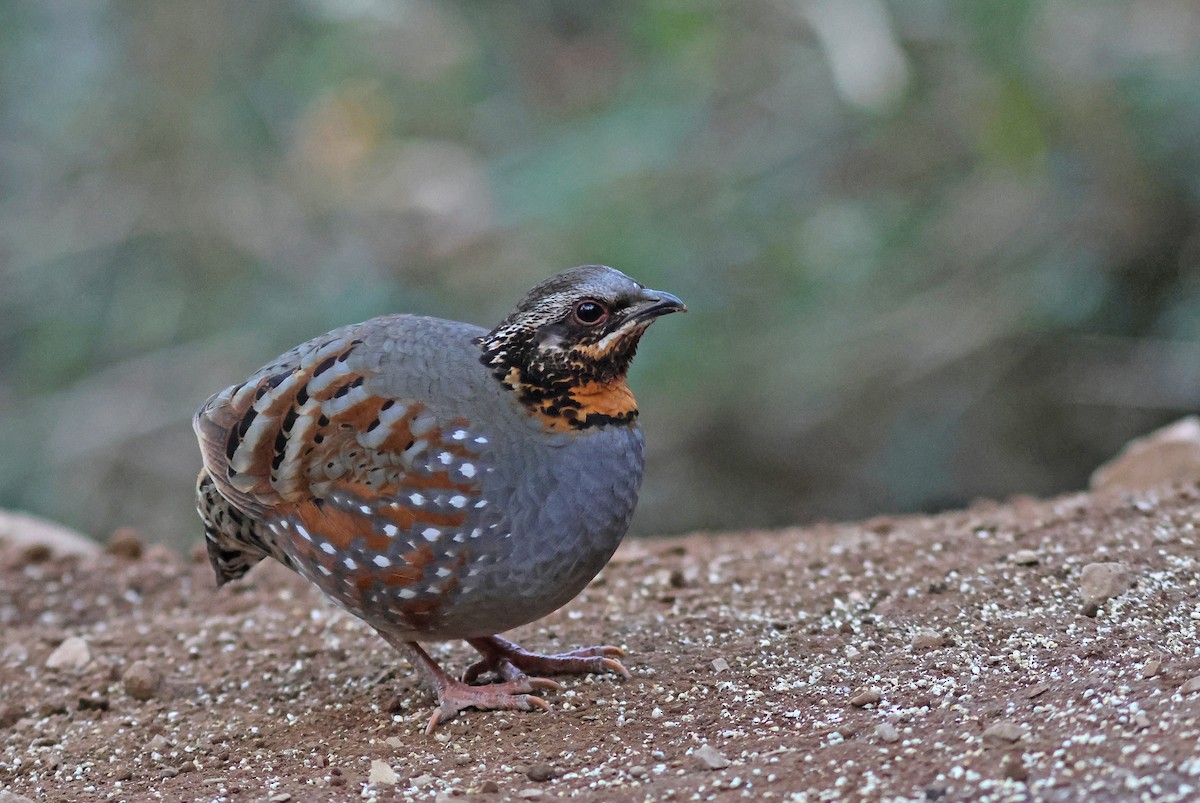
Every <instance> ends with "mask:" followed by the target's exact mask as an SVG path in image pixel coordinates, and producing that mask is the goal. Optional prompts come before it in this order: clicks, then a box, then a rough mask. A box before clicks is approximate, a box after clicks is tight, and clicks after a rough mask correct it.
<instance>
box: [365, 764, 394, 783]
mask: <svg viewBox="0 0 1200 803" xmlns="http://www.w3.org/2000/svg"><path fill="white" fill-rule="evenodd" d="M399 780H400V778H399V777H398V776H397V775H396V771H395V770H394V769H392V768H391V766H390V765H389V764H388V763H387V762H386V761H380V760H379V759H377V758H373V759H371V771H370V772H369V773H368V774H367V783H382V784H388V785H390V786H394V785H395V784H396V783H397V782H398V781H399Z"/></svg>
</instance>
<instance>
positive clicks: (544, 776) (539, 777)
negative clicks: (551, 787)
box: [525, 762, 558, 782]
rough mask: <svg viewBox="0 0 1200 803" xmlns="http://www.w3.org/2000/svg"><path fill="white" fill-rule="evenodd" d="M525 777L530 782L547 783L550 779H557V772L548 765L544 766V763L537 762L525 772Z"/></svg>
mask: <svg viewBox="0 0 1200 803" xmlns="http://www.w3.org/2000/svg"><path fill="white" fill-rule="evenodd" d="M525 775H526V776H528V778H529V780H531V781H538V782H541V781H548V780H550V779H551V778H556V777H558V771H557V770H555V769H554V767H551V766H550V765H549V764H546V763H544V762H539V763H537V764H534V765H533V766H531V767H530V768H529V769H528V770H526V771H525Z"/></svg>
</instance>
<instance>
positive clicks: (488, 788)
mask: <svg viewBox="0 0 1200 803" xmlns="http://www.w3.org/2000/svg"><path fill="white" fill-rule="evenodd" d="M479 791H480V792H481V793H482V794H485V795H494V794H496V793H497V792H499V791H500V785H499V784H497V783H496V782H495V781H484V782H483V783H481V784H480V785H479Z"/></svg>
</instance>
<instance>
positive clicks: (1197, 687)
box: [1179, 678, 1200, 694]
mask: <svg viewBox="0 0 1200 803" xmlns="http://www.w3.org/2000/svg"><path fill="white" fill-rule="evenodd" d="M1198 691H1200V678H1191V679H1190V680H1186V681H1184V683H1183V685H1182V686H1180V687H1179V693H1180V694H1195V693H1196V692H1198Z"/></svg>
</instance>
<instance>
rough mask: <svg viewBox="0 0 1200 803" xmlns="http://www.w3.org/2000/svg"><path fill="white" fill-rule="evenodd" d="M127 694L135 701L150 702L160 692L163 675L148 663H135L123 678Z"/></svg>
mask: <svg viewBox="0 0 1200 803" xmlns="http://www.w3.org/2000/svg"><path fill="white" fill-rule="evenodd" d="M121 682H122V683H124V684H125V693H126V694H128V695H129V696H130V697H132V698H133V699H135V700H143V701H144V700H149V699H150V698H151V697H153V696H154V695H155V693H156V692H157V691H158V687H159V684H161V683H162V675H161V674H160V673H159V671H158V670H157V669H156V668H155V667H154V665H153V664H151V663H150V662H148V661H134V662H133V663H132V664H130V666H129V668H128V669H126V670H125V674H124V675H122V676H121Z"/></svg>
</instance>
